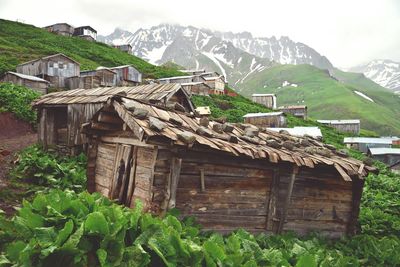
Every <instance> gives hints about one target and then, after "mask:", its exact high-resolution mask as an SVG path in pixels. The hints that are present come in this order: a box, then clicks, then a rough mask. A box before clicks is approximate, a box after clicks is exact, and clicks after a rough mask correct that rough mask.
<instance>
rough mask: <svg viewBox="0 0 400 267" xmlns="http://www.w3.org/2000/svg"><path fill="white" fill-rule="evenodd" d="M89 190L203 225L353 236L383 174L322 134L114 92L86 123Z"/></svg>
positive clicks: (130, 204)
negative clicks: (200, 113) (207, 114)
mask: <svg viewBox="0 0 400 267" xmlns="http://www.w3.org/2000/svg"><path fill="white" fill-rule="evenodd" d="M83 130H84V132H85V133H86V134H87V136H88V138H89V140H90V145H89V150H88V168H87V177H88V189H89V191H91V192H93V191H98V192H100V193H101V194H103V195H104V196H107V197H109V198H111V199H114V200H117V201H119V202H120V203H124V204H125V205H127V206H131V207H132V206H133V205H134V201H135V200H136V199H140V200H141V201H142V202H143V203H144V206H145V208H146V209H147V210H149V211H151V212H153V213H155V214H163V213H165V212H166V211H167V210H168V209H170V208H173V207H176V208H178V209H179V210H180V211H181V214H182V216H194V217H196V219H197V222H199V223H200V224H202V225H203V227H204V229H205V230H216V231H220V232H229V231H232V230H235V229H237V228H244V229H246V230H249V231H251V232H266V233H280V232H282V231H287V230H293V231H296V232H297V233H299V234H306V233H308V232H310V231H320V232H321V233H322V234H326V235H328V236H331V237H339V236H343V235H344V234H346V233H353V232H354V230H355V228H356V224H357V218H358V214H359V205H360V198H361V194H362V188H363V183H364V180H363V177H365V176H366V175H367V174H368V172H371V171H375V169H374V168H373V167H371V166H367V165H364V164H363V163H362V162H360V161H358V160H355V159H352V158H343V157H342V154H340V153H336V152H335V150H332V148H331V147H330V146H325V145H324V144H322V143H320V142H318V141H316V140H314V139H310V138H308V139H307V142H306V141H305V139H302V138H296V137H293V136H290V135H284V134H280V133H275V132H270V131H266V130H260V129H258V128H256V127H254V126H252V125H245V124H237V125H232V124H220V123H217V122H214V121H210V122H209V124H208V125H207V124H206V123H205V122H204V120H201V119H200V118H195V117H192V116H190V115H188V114H184V113H180V112H173V111H168V110H165V109H163V108H161V107H157V106H154V105H149V104H145V103H142V102H140V101H135V100H132V99H129V98H125V97H119V96H116V97H114V98H112V99H111V100H110V101H108V102H107V104H106V105H105V106H104V107H103V108H102V109H101V110H100V111H99V112H97V113H96V114H95V116H94V117H93V118H92V120H91V122H90V123H88V124H86V125H85V126H84V127H83Z"/></svg>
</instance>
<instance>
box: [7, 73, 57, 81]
mask: <svg viewBox="0 0 400 267" xmlns="http://www.w3.org/2000/svg"><path fill="white" fill-rule="evenodd" d="M7 73H10V74H13V75H15V76H18V77H20V78H21V79H25V80H30V81H35V82H43V83H50V82H49V81H46V80H44V79H42V78H39V77H36V76H31V75H26V74H22V73H18V72H13V71H7V72H6V74H7Z"/></svg>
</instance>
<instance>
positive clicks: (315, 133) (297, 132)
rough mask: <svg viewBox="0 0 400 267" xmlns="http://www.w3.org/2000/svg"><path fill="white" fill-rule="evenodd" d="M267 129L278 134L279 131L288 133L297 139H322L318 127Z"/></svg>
mask: <svg viewBox="0 0 400 267" xmlns="http://www.w3.org/2000/svg"><path fill="white" fill-rule="evenodd" d="M267 129H268V130H270V131H274V132H278V133H279V132H281V131H285V132H288V133H289V134H290V135H293V136H299V137H304V136H311V137H313V138H316V139H321V138H322V137H323V136H322V132H321V129H320V128H318V127H293V128H267Z"/></svg>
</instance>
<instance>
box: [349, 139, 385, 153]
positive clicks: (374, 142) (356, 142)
mask: <svg viewBox="0 0 400 267" xmlns="http://www.w3.org/2000/svg"><path fill="white" fill-rule="evenodd" d="M343 143H344V144H345V145H346V146H347V147H348V148H352V149H356V150H359V151H361V152H363V153H367V152H368V149H369V148H391V147H392V139H391V138H374V137H345V138H344V140H343Z"/></svg>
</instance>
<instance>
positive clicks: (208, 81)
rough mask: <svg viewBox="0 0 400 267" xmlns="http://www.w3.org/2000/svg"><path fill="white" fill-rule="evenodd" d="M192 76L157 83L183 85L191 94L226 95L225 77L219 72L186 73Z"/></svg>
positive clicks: (165, 79) (198, 71)
mask: <svg viewBox="0 0 400 267" xmlns="http://www.w3.org/2000/svg"><path fill="white" fill-rule="evenodd" d="M184 72H186V73H188V74H190V75H184V76H175V77H168V78H161V79H158V80H157V81H158V82H159V83H161V84H164V83H181V84H184V86H185V89H186V90H187V91H188V92H190V93H191V94H199V95H208V94H216V95H223V94H225V85H226V82H225V77H224V76H223V75H220V74H219V73H217V72H205V71H204V70H188V71H184Z"/></svg>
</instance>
